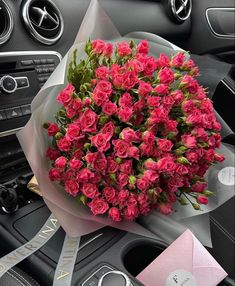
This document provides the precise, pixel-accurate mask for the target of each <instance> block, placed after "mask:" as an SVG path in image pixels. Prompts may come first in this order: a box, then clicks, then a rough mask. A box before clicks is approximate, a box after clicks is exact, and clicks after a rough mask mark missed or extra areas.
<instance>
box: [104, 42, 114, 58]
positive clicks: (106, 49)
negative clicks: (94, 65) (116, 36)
mask: <svg viewBox="0 0 235 286" xmlns="http://www.w3.org/2000/svg"><path fill="white" fill-rule="evenodd" d="M112 54H113V45H112V44H111V43H106V44H105V47H104V50H103V55H104V56H105V57H107V58H111V56H112Z"/></svg>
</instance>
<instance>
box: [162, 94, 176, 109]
mask: <svg viewBox="0 0 235 286" xmlns="http://www.w3.org/2000/svg"><path fill="white" fill-rule="evenodd" d="M174 103H175V100H174V98H173V96H170V95H167V96H164V97H163V99H162V105H163V106H164V107H165V108H166V109H171V108H172V106H173V105H174Z"/></svg>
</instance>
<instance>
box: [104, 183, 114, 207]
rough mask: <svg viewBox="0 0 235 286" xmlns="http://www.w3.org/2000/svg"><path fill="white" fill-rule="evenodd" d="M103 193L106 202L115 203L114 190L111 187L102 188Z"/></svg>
mask: <svg viewBox="0 0 235 286" xmlns="http://www.w3.org/2000/svg"><path fill="white" fill-rule="evenodd" d="M103 195H104V197H105V199H106V201H107V202H108V203H111V204H113V203H115V201H116V199H115V198H116V190H115V189H114V188H113V187H105V188H104V189H103Z"/></svg>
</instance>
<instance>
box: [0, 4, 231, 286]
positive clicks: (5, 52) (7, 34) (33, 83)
mask: <svg viewBox="0 0 235 286" xmlns="http://www.w3.org/2000/svg"><path fill="white" fill-rule="evenodd" d="M99 2H100V4H101V6H102V7H103V8H104V10H105V11H106V13H107V14H108V15H109V17H110V18H111V19H112V21H113V23H114V25H115V26H116V27H117V29H118V30H119V32H120V34H121V35H122V36H125V35H128V37H133V38H139V39H141V38H142V39H151V40H152V41H155V42H156V43H157V44H158V43H159V44H161V45H170V46H171V45H172V44H173V45H175V46H178V47H180V48H181V49H183V50H186V51H190V53H191V57H192V58H193V59H194V60H195V62H196V64H198V66H199V68H200V69H201V77H200V78H199V82H200V81H201V82H202V83H203V85H205V86H206V85H207V86H209V87H210V90H209V94H208V96H209V97H210V98H211V99H212V100H213V102H214V108H215V110H216V111H217V112H218V113H219V115H220V116H221V117H222V118H223V120H224V121H225V122H226V123H227V125H228V126H229V127H230V128H231V130H232V131H233V132H235V116H234V106H235V5H234V1H233V0H226V1H221V0H100V1H99ZM89 3H90V1H89V0H68V1H64V0H0V257H2V256H3V255H5V254H7V253H9V252H10V251H12V250H14V249H16V248H17V247H19V246H21V245H22V244H24V243H26V242H27V241H30V240H31V239H32V238H33V237H34V235H35V234H36V233H37V232H38V231H39V229H40V228H41V227H42V225H43V224H44V223H45V221H46V220H47V218H48V217H49V215H50V211H49V209H48V208H47V206H46V204H45V203H44V201H43V199H42V197H41V196H40V195H38V194H36V193H34V192H32V191H31V190H30V189H29V188H28V183H29V182H30V180H31V178H32V177H33V173H32V171H31V169H30V166H29V164H28V162H27V160H26V158H25V156H24V153H23V151H22V149H21V147H20V144H19V143H18V140H17V138H16V133H17V132H18V131H19V130H20V129H21V128H22V127H23V126H24V125H25V124H26V123H27V121H28V120H29V118H30V116H31V108H30V104H31V102H32V100H33V98H34V97H35V95H36V94H37V92H38V91H39V90H40V88H41V87H42V86H43V85H44V83H45V82H46V81H47V79H48V78H49V77H50V75H51V74H52V73H53V71H54V70H55V69H56V67H57V65H58V64H59V63H60V61H61V60H62V58H63V56H64V55H65V54H66V52H67V51H68V50H69V48H70V47H71V46H72V45H73V42H74V40H75V37H76V35H77V32H78V30H79V27H80V25H81V22H82V19H83V17H84V15H85V13H86V10H87V8H88V6H89ZM157 36H160V37H161V39H162V38H163V39H162V40H160V38H158V37H157ZM223 142H224V143H229V144H231V145H233V146H235V133H234V134H230V135H229V136H226V137H225V138H224V139H223ZM234 209H235V208H234V197H233V198H232V199H230V200H229V201H227V202H226V203H225V204H224V205H222V206H221V207H219V208H218V209H216V210H214V211H212V212H211V213H210V227H211V238H212V243H213V248H207V249H208V251H209V252H210V253H211V254H212V256H213V257H214V258H215V259H216V260H217V261H218V262H219V264H220V265H221V266H222V267H223V268H224V269H225V271H226V272H227V273H228V277H227V278H226V279H225V280H224V281H222V282H221V283H220V284H219V285H221V286H226V285H228V286H229V285H235V280H234V279H235V227H234V225H235V219H234V217H235V212H234ZM64 237H65V232H64V231H63V230H62V229H60V230H59V231H58V232H57V233H56V234H55V235H54V236H53V238H52V239H51V240H50V241H49V242H48V243H46V244H45V245H44V246H43V247H42V248H41V249H40V250H38V251H37V252H35V253H34V254H33V255H31V256H30V257H29V258H27V259H26V260H24V261H23V262H21V263H20V264H19V265H17V267H14V268H12V269H11V270H9V271H8V272H7V273H6V274H5V275H4V276H3V277H2V278H1V279H0V286H7V285H9V286H13V285H16V286H17V285H25V286H29V285H34V286H36V285H41V286H51V285H53V277H54V273H55V269H56V265H57V262H58V259H59V255H60V251H61V248H62V245H63V240H64ZM166 247H167V244H166V243H165V242H162V241H156V240H154V239H151V238H146V237H141V236H138V235H135V234H132V233H128V232H125V231H122V230H118V229H115V228H111V227H105V228H102V229H100V230H98V231H96V232H94V233H91V234H88V235H85V236H83V237H82V238H81V244H80V249H79V252H78V254H79V255H78V256H77V259H76V264H75V268H74V275H73V280H72V285H74V286H75V285H76V286H96V285H98V281H99V278H100V277H101V276H102V275H103V274H104V273H107V272H109V271H110V270H117V271H120V272H122V273H125V274H126V275H128V277H129V278H130V279H131V283H132V284H131V285H133V286H137V285H143V284H141V283H140V282H139V281H137V279H136V278H135V277H136V276H137V275H138V274H139V273H140V272H141V271H142V270H143V269H144V268H145V267H146V266H147V265H149V264H150V263H151V262H152V261H153V260H154V259H155V258H156V257H157V256H158V255H159V254H160V253H161V252H162V251H163V250H164V249H165V248H166ZM0 268H1V265H0ZM102 285H112V286H119V285H120V286H121V285H125V284H124V280H123V276H120V275H114V274H113V275H110V277H109V278H108V279H106V280H105V282H104V283H103V284H102ZM156 285H158V284H156ZM206 285H207V284H206V281H205V286H206ZM159 286H160V285H159ZM162 286H163V285H162Z"/></svg>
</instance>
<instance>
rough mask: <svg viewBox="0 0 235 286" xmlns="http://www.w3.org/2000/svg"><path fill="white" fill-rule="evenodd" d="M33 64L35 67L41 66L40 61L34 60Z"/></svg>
mask: <svg viewBox="0 0 235 286" xmlns="http://www.w3.org/2000/svg"><path fill="white" fill-rule="evenodd" d="M33 62H34V64H35V65H40V64H41V61H40V60H34V61H33Z"/></svg>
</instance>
